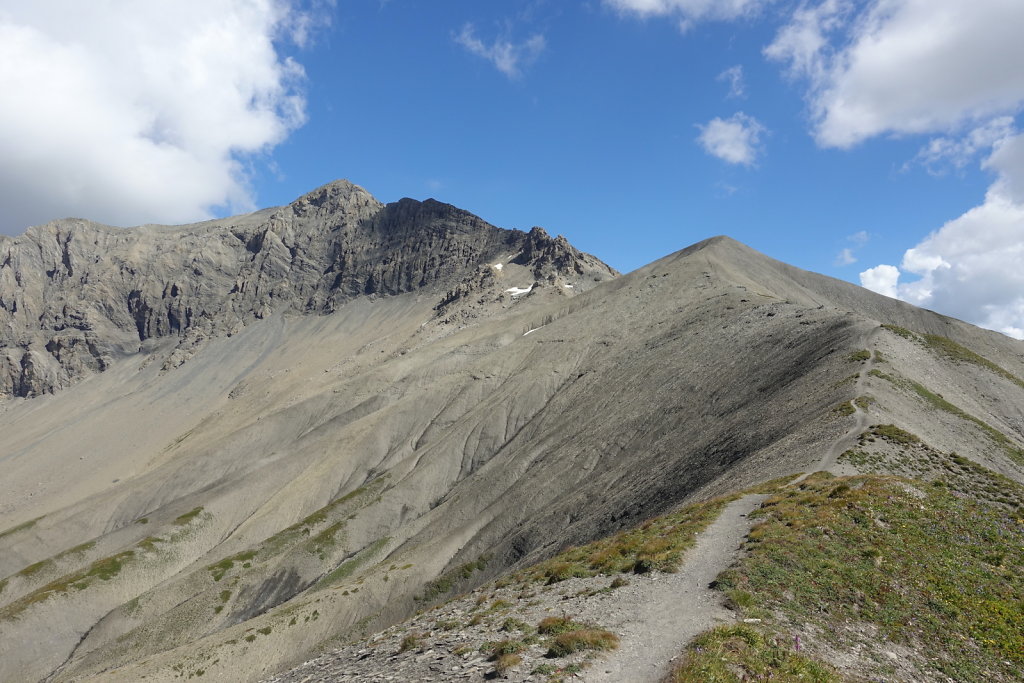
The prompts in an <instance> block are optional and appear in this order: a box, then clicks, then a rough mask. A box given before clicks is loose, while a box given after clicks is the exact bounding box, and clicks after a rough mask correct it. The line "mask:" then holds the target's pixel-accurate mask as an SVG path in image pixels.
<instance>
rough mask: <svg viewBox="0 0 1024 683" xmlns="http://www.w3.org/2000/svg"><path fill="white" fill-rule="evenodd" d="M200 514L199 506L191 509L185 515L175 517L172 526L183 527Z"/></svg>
mask: <svg viewBox="0 0 1024 683" xmlns="http://www.w3.org/2000/svg"><path fill="white" fill-rule="evenodd" d="M202 512H203V508H202V506H199V507H197V508H192V509H191V510H189V511H188V512H186V513H185V514H183V515H178V516H177V517H175V518H174V525H175V526H185V525H186V524H188V523H189V522H191V521H192V520H193V519H195V518H196V517H198V516H199V515H200V514H202Z"/></svg>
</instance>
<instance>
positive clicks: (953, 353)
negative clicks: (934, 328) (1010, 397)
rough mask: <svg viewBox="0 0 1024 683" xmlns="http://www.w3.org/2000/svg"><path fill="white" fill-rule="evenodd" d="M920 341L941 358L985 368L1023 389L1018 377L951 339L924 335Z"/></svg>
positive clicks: (1023, 386) (1023, 385) (1022, 382)
mask: <svg viewBox="0 0 1024 683" xmlns="http://www.w3.org/2000/svg"><path fill="white" fill-rule="evenodd" d="M922 339H923V340H924V344H925V346H927V347H928V348H929V349H931V350H933V351H935V352H936V353H938V354H939V355H941V356H945V357H946V358H949V359H950V360H952V361H954V362H957V363H969V364H971V365H977V366H978V367H982V368H985V369H986V370H988V371H989V372H992V373H994V374H996V375H999V376H1000V377H1003V378H1004V379H1008V380H1010V381H1011V382H1013V383H1014V384H1016V385H1017V386H1018V387H1020V388H1022V389H1024V380H1022V379H1021V378H1020V377H1017V376H1016V375H1015V374H1013V373H1012V372H1010V371H1009V370H1006V369H1004V368H1002V367H1000V366H998V365H996V364H995V363H993V362H992V361H990V360H989V359H988V358H985V357H984V356H982V355H980V354H977V353H975V352H974V351H971V350H970V349H969V348H967V347H966V346H962V345H960V344H957V343H956V342H955V341H953V340H952V339H947V338H946V337H940V336H939V335H937V334H925V335H922Z"/></svg>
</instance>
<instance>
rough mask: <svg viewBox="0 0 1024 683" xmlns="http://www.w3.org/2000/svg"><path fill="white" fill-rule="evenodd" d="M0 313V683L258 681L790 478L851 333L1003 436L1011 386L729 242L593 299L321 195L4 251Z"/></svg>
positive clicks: (25, 240) (62, 232)
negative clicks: (460, 594)
mask: <svg viewBox="0 0 1024 683" xmlns="http://www.w3.org/2000/svg"><path fill="white" fill-rule="evenodd" d="M509 290H512V291H509ZM0 323H2V325H0V345H2V355H0V363H2V365H0V392H3V393H4V394H5V395H6V398H4V399H2V400H0V430H2V431H0V433H2V434H3V441H2V444H0V534H2V535H0V577H8V578H7V579H6V582H4V583H0V585H2V586H3V588H2V590H0V680H41V679H43V678H46V677H50V680H61V681H63V680H82V679H86V678H90V677H95V676H96V675H98V674H100V678H102V679H103V680H124V681H137V680H140V678H141V677H142V676H146V680H147V681H152V680H158V681H159V680H174V679H175V678H176V677H178V676H179V675H180V673H181V672H182V671H183V670H184V668H183V667H184V666H185V665H186V664H187V665H188V666H190V667H193V669H194V668H196V667H198V666H200V663H203V662H205V663H204V664H201V665H202V666H205V667H206V669H208V670H209V672H210V673H209V674H208V675H209V676H211V677H216V676H228V678H230V680H256V679H259V678H261V677H264V676H267V675H269V674H271V673H273V672H275V671H278V670H280V669H282V668H284V667H287V666H289V665H291V664H294V663H297V662H300V661H303V660H304V659H306V658H308V656H309V655H310V654H311V653H315V652H317V651H319V650H321V649H323V648H325V647H328V646H330V645H331V644H333V643H337V642H341V641H344V640H345V639H346V638H348V637H349V636H350V635H352V634H355V633H359V632H366V631H371V630H373V629H376V628H379V627H383V626H386V625H388V624H391V623H394V622H396V621H398V620H400V619H402V618H404V617H406V616H408V615H409V614H411V613H412V612H414V611H415V610H416V609H417V608H419V607H421V606H422V605H423V603H421V602H417V601H415V600H414V599H413V598H414V596H417V595H420V594H422V593H423V589H424V585H425V584H426V583H427V582H429V581H431V580H432V579H434V578H436V577H437V576H438V575H440V574H442V573H443V572H445V571H447V570H451V569H452V568H455V567H459V566H461V565H463V564H464V563H467V562H473V561H475V560H477V559H478V558H480V557H481V556H488V557H490V561H489V563H487V565H486V568H485V569H483V570H481V571H477V572H475V573H473V574H472V575H471V576H470V578H469V579H468V580H465V581H462V582H461V583H458V582H456V585H454V586H453V587H452V590H453V591H454V590H465V589H468V588H471V587H473V586H474V585H478V584H479V583H481V582H483V581H485V580H488V579H490V578H494V577H496V576H498V575H500V574H502V573H504V572H505V571H507V570H508V569H509V568H512V567H521V566H525V565H527V564H529V563H532V562H535V561H537V560H540V559H542V558H544V557H547V556H550V555H551V554H552V553H554V552H556V551H558V550H560V549H562V548H564V547H565V546H567V545H569V544H574V543H582V542H586V541H588V540H591V539H594V538H596V537H599V536H601V535H605V534H608V533H611V532H614V531H616V530H618V529H621V528H624V527H627V526H630V525H633V524H635V523H636V522H638V521H639V520H641V519H644V518H647V517H649V516H651V515H654V514H657V513H661V512H664V511H667V510H669V509H671V508H673V507H675V506H677V505H679V504H680V503H683V502H686V501H690V500H697V499H701V498H704V497H707V496H709V495H712V494H716V493H720V492H723V491H726V490H735V489H736V488H739V487H741V486H743V485H746V484H751V483H755V482H758V481H761V480H764V479H767V478H770V477H773V476H777V475H781V474H785V473H790V472H797V471H802V470H806V469H808V468H813V467H814V466H815V465H816V464H817V463H819V462H820V461H821V459H822V458H823V457H824V456H825V455H826V454H827V453H828V452H829V450H830V449H831V448H832V446H833V445H834V444H835V443H836V441H837V439H840V438H841V437H843V435H844V434H847V432H848V431H849V429H850V427H851V426H852V424H853V422H852V419H853V418H850V420H844V419H841V418H839V417H837V416H836V415H835V414H834V413H833V412H832V408H833V407H834V406H836V405H837V404H840V403H842V402H844V401H848V400H850V399H851V398H853V392H854V391H855V390H856V391H860V390H861V389H862V388H863V383H864V380H863V379H861V380H858V383H857V384H854V383H851V382H843V381H842V380H844V378H847V377H849V376H850V375H851V373H854V372H856V368H852V367H851V365H850V362H849V361H848V359H847V357H848V356H849V354H850V353H851V352H853V351H856V350H858V349H860V348H865V344H866V342H867V341H871V342H872V344H874V345H875V346H876V347H877V348H880V349H884V351H885V354H886V358H887V361H888V364H889V369H890V370H892V371H894V372H897V371H898V372H899V373H901V374H902V375H903V376H906V377H912V378H916V379H917V380H918V381H921V382H923V383H926V384H927V385H928V386H929V388H931V389H932V390H933V391H937V392H941V393H943V394H944V395H946V396H947V397H949V396H955V397H957V405H958V406H960V407H961V408H963V409H964V410H966V411H967V412H969V413H970V414H971V415H974V416H976V417H977V418H979V419H981V420H983V421H985V422H986V423H988V424H989V425H991V426H992V427H994V428H995V429H997V430H999V431H1001V432H1003V433H1004V434H1006V435H1007V436H1008V438H1009V439H1011V441H1013V442H1014V443H1018V444H1019V443H1022V442H1024V436H1022V435H1024V414H1022V410H1024V409H1022V406H1024V390H1022V389H1021V387H1019V386H1017V385H1016V384H1014V383H1013V382H1012V381H1010V380H1008V379H1005V378H1003V377H1000V376H998V375H995V374H993V373H991V372H989V371H988V370H986V369H984V368H981V367H977V366H971V365H959V364H955V363H953V362H951V361H949V360H946V359H943V358H941V357H939V356H936V355H935V354H931V353H929V352H928V351H927V350H926V349H924V348H922V347H921V346H920V345H919V344H914V343H912V342H911V341H908V340H905V339H903V338H901V337H899V336H897V335H893V334H891V333H889V332H884V333H883V332H879V324H880V323H888V324H896V325H900V326H903V327H906V328H909V329H912V330H915V331H917V332H920V333H933V334H940V335H943V336H944V337H948V338H951V339H953V340H955V341H957V342H958V343H960V344H963V345H965V346H967V347H969V348H971V349H972V350H974V351H976V352H977V353H980V354H982V355H984V356H985V357H986V358H988V359H990V360H992V361H993V362H995V363H997V364H999V365H1000V366H1002V367H1003V368H1005V369H1006V370H1008V371H1009V372H1010V373H1012V374H1015V375H1016V376H1018V377H1020V376H1024V345H1022V344H1020V343H1019V342H1015V341H1013V340H1010V339H1008V338H1006V337H1003V336H1001V335H998V334H996V333H992V332H988V331H984V330H979V329H977V328H975V327H972V326H970V325H967V324H965V323H961V322H959V321H955V320H951V319H949V318H945V317H943V316H939V315H937V314H934V313H931V312H929V311H924V310H921V309H917V308H914V307H912V306H909V305H907V304H903V303H901V302H898V301H894V300H892V299H888V298H885V297H881V296H878V295H875V294H873V293H871V292H868V291H866V290H863V289H861V288H859V287H855V286H853V285H850V284H848V283H844V282H840V281H837V280H833V279H831V278H827V277H824V276H820V275H815V274H812V273H807V272H805V271H801V270H799V269H796V268H793V267H790V266H787V265H785V264H782V263H779V262H777V261H774V260H772V259H770V258H768V257H765V256H764V255H762V254H759V253H757V252H755V251H753V250H751V249H749V248H747V247H745V246H743V245H742V244H739V243H737V242H735V241H733V240H731V239H729V238H725V237H716V238H712V239H709V240H705V241H704V242H701V243H699V244H696V245H693V246H691V247H689V248H687V249H684V250H683V251H680V252H677V253H675V254H672V255H670V256H668V257H666V258H664V259H661V260H659V261H657V262H655V263H652V264H650V265H649V266H646V267H644V268H641V269H640V270H637V271H635V272H633V273H630V274H628V275H625V276H621V277H617V273H615V272H614V271H612V270H611V269H610V268H608V267H607V266H605V265H604V264H603V263H601V262H600V261H598V260H597V259H595V258H593V257H591V256H589V255H587V254H583V253H581V252H579V251H578V250H576V249H575V248H573V247H572V246H571V245H569V244H568V243H567V242H566V241H565V240H564V239H562V238H551V237H550V236H548V235H547V234H546V233H545V232H543V231H542V230H540V229H534V230H533V231H531V232H529V233H523V232H519V231H510V230H501V229H498V228H495V227H493V226H490V225H488V224H487V223H485V222H484V221H482V220H480V219H479V218H476V217H475V216H472V215H470V214H468V213H466V212H463V211H460V210H458V209H456V208H454V207H451V206H448V205H444V204H440V203H438V202H434V201H427V202H422V203H421V202H415V201H413V200H402V201H400V202H397V203H395V204H389V205H382V204H380V203H379V202H377V201H376V200H374V199H373V198H372V197H371V196H370V195H368V194H367V193H366V192H365V191H363V190H362V189H360V188H358V187H356V186H354V185H351V184H349V183H347V182H338V183H332V184H330V185H327V186H324V187H323V188H320V189H318V190H316V191H314V192H312V193H310V194H309V195H306V196H305V197H302V198H300V199H299V200H297V201H296V202H294V203H292V204H290V205H288V206H286V207H279V208H276V209H267V210H264V211H260V212H257V213H254V214H250V215H247V216H240V217H235V218H230V219H223V220H218V221H212V222H209V223H203V224H199V225H193V226H184V227H157V226H144V227H142V228H135V229H132V230H127V231H126V230H118V229H114V228H109V227H105V226H99V225H96V224H93V223H89V222H87V221H80V220H65V221H57V222H54V223H51V224H48V225H46V226H42V227H38V228H32V229H30V230H29V231H28V232H27V233H26V234H25V235H23V236H21V237H18V238H13V239H12V238H0ZM868 388H869V389H871V390H872V392H873V393H875V394H877V395H878V396H879V397H881V398H884V399H885V400H880V406H879V407H876V408H873V410H874V411H875V413H874V414H877V417H875V418H874V419H875V420H877V421H878V422H883V423H884V422H893V423H895V424H899V425H900V426H902V427H904V428H906V429H908V430H909V431H913V432H915V433H920V434H928V441H929V443H930V444H931V445H932V446H934V447H936V448H942V449H947V450H953V449H955V450H957V452H959V453H960V454H961V455H964V456H965V457H969V458H972V459H975V460H978V461H979V462H983V463H984V464H986V466H989V467H992V468H993V469H996V470H997V471H1000V472H1003V473H1004V474H1007V476H1011V477H1013V478H1015V479H1017V480H1018V481H1020V480H1021V478H1022V477H1021V471H1020V469H1019V467H1017V466H1016V465H1015V464H1014V463H1013V462H1012V461H1011V460H1009V459H1008V458H1007V457H1006V456H1005V455H1004V454H1003V452H1002V450H1001V449H1000V448H998V447H996V446H995V445H993V444H992V443H991V442H990V441H989V440H987V439H985V438H981V437H979V436H978V435H976V434H972V433H971V432H970V429H971V427H970V425H967V426H966V427H965V424H964V423H963V421H957V420H955V419H953V418H950V417H949V416H948V415H947V414H938V413H936V412H935V411H927V410H924V409H923V408H922V407H921V406H919V405H918V404H917V403H915V401H914V399H913V397H910V396H906V395H904V394H901V393H899V392H897V391H895V390H893V389H892V388H891V387H887V385H886V384H885V383H884V382H881V381H879V382H878V383H877V386H875V385H872V386H869V387H868ZM857 419H860V416H859V415H858V416H857ZM5 529H6V530H8V531H3V530H5ZM0 581H3V579H2V578H0ZM356 589H358V590H356ZM441 597H443V596H440V597H439V598H438V599H441ZM250 636H252V637H253V640H247V638H249V637H250ZM257 638H258V639H257ZM214 661H216V664H213V663H212V662H214ZM101 672H104V673H102V674H101ZM225 680H227V679H225Z"/></svg>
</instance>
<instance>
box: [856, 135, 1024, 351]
mask: <svg viewBox="0 0 1024 683" xmlns="http://www.w3.org/2000/svg"><path fill="white" fill-rule="evenodd" d="M985 165H986V166H987V167H989V168H993V169H994V170H996V171H997V172H998V173H999V177H998V178H997V180H996V182H995V183H993V185H992V187H990V188H989V191H988V193H987V194H986V195H985V201H984V203H982V204H981V205H980V206H976V207H974V208H973V209H971V210H970V211H967V212H966V213H965V214H963V215H962V216H960V217H959V218H956V219H954V220H951V221H949V222H948V223H946V224H945V225H944V226H942V227H941V228H940V229H939V230H936V231H935V232H933V233H932V234H930V235H928V237H926V238H925V239H924V240H922V241H921V242H920V243H919V244H917V245H916V246H914V247H913V248H911V249H908V250H907V251H906V253H905V254H904V255H903V261H902V263H901V264H900V269H901V270H902V273H907V274H911V275H916V276H918V279H917V280H914V281H911V282H907V283H904V284H899V285H898V287H897V292H898V296H899V298H901V299H903V300H905V301H909V302H910V303H913V304H915V305H918V306H925V307H927V308H931V309H934V310H936V311H939V312H942V313H946V314H948V315H952V316H955V317H957V318H961V319H964V320H967V321H969V322H972V323H975V324H977V325H980V326H982V327H988V328H990V329H993V330H998V331H1000V332H1002V333H1004V334H1008V335H1010V336H1013V337H1017V338H1021V339H1024V268H1022V267H1021V266H1022V264H1024V192H1022V189H1024V185H1022V183H1021V181H1022V178H1024V135H1016V136H1014V137H1012V138H1009V139H1007V140H1004V141H1002V142H1001V143H999V144H998V145H997V147H996V150H995V151H994V152H993V153H992V155H991V156H990V157H989V158H988V159H987V160H986V161H985ZM879 268H886V269H890V268H893V267H892V266H878V267H877V268H873V269H870V270H868V271H865V272H864V273H861V282H862V283H863V284H864V286H865V287H868V288H869V289H875V288H874V287H872V286H871V285H869V284H868V282H867V281H866V280H865V278H868V280H870V281H872V282H874V280H872V278H873V277H875V275H874V273H873V271H878V269H879ZM893 270H895V269H893ZM900 275H901V273H900V271H896V272H895V277H894V278H893V279H892V284H893V286H896V278H898V277H899V276H900ZM876 291H879V290H877V289H876Z"/></svg>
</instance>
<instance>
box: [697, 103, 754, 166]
mask: <svg viewBox="0 0 1024 683" xmlns="http://www.w3.org/2000/svg"><path fill="white" fill-rule="evenodd" d="M697 127H698V128H700V135H699V136H697V142H699V143H700V145H701V147H703V148H704V151H705V152H707V153H708V154H710V155H712V156H716V157H718V158H719V159H721V160H722V161H726V162H728V163H730V164H742V165H744V166H752V165H753V164H754V162H755V161H756V159H757V156H758V154H759V153H760V152H761V135H762V134H764V133H765V132H766V130H765V127H764V126H762V125H761V124H760V122H758V120H757V119H755V118H754V117H752V116H747V115H746V114H744V113H743V112H737V113H736V114H733V115H732V116H730V117H729V118H727V119H722V118H718V117H715V118H713V119H711V120H710V121H708V122H707V123H706V124H704V125H699V124H698V126H697Z"/></svg>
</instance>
